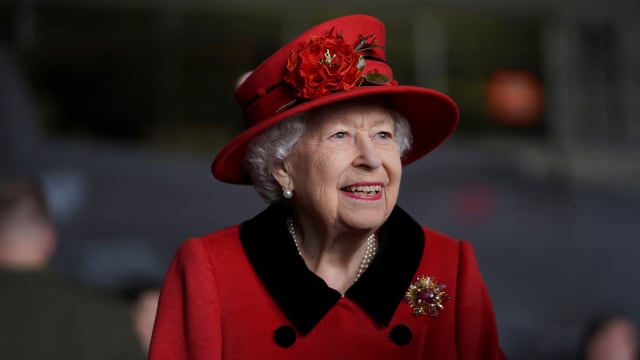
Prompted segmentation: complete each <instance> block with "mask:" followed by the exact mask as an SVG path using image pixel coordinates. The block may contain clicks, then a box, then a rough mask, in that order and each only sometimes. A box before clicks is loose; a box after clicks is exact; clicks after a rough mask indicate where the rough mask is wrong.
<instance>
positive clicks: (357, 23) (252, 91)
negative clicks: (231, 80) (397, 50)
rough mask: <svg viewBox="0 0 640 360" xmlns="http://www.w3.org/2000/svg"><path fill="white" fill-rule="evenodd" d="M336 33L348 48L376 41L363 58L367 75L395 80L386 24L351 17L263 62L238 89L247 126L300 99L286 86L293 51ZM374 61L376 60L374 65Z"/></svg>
mask: <svg viewBox="0 0 640 360" xmlns="http://www.w3.org/2000/svg"><path fill="white" fill-rule="evenodd" d="M332 31H334V32H335V34H336V35H337V36H339V37H341V38H342V39H344V42H345V43H346V44H350V45H351V46H356V45H357V44H358V43H359V42H360V41H361V40H362V39H363V37H368V38H369V39H372V41H375V45H376V46H373V47H369V48H368V49H367V50H366V51H365V52H363V54H362V55H364V56H365V58H364V59H365V65H364V70H363V72H364V73H369V72H376V73H380V74H382V75H384V76H386V78H388V79H389V80H391V79H392V76H393V74H392V71H391V68H390V67H389V66H388V65H387V64H386V54H385V50H384V45H385V41H386V34H385V28H384V24H383V23H382V22H381V21H380V20H378V19H377V18H374V17H372V16H368V15H349V16H343V17H339V18H336V19H331V20H329V21H326V22H323V23H321V24H318V25H316V26H314V27H312V28H311V29H309V30H307V31H306V32H304V33H303V34H301V35H300V36H298V37H296V38H295V39H294V40H292V41H290V42H289V43H288V44H286V45H285V46H283V47H281V48H280V49H279V50H278V51H276V52H275V53H274V54H272V55H271V56H270V57H268V58H267V59H266V60H265V61H263V62H262V63H261V64H260V65H259V66H258V67H256V68H255V69H254V70H253V71H252V72H251V74H250V75H249V76H248V77H247V78H246V79H245V80H244V81H243V82H242V83H241V84H240V85H239V86H238V88H237V89H236V92H235V100H236V102H237V104H238V105H239V107H240V109H241V110H242V112H243V117H244V120H245V125H247V126H252V125H255V124H256V123H257V122H260V121H261V119H263V118H265V117H269V116H272V115H273V114H274V113H275V112H278V110H279V109H281V108H282V107H283V106H286V105H287V104H288V103H290V102H291V101H292V100H293V99H295V98H296V96H295V95H294V94H295V89H292V88H291V86H290V85H289V84H287V83H286V82H285V80H284V79H285V76H286V74H287V71H288V70H287V64H288V61H289V57H290V55H291V53H292V52H293V51H296V50H298V49H301V48H302V47H304V46H305V44H306V43H307V42H308V41H309V39H311V38H313V37H320V36H325V35H327V34H329V33H331V32H332ZM372 59H374V60H375V64H374V61H372Z"/></svg>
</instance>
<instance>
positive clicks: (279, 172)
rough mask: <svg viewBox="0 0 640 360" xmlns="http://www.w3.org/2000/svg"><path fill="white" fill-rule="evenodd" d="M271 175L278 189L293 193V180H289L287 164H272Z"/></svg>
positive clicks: (285, 162)
mask: <svg viewBox="0 0 640 360" xmlns="http://www.w3.org/2000/svg"><path fill="white" fill-rule="evenodd" d="M271 174H272V175H273V178H274V179H276V181H277V182H278V184H280V187H282V188H283V189H289V190H292V191H293V179H292V178H291V172H290V167H289V163H288V162H287V161H286V160H284V161H278V163H277V164H274V165H273V167H272V168H271Z"/></svg>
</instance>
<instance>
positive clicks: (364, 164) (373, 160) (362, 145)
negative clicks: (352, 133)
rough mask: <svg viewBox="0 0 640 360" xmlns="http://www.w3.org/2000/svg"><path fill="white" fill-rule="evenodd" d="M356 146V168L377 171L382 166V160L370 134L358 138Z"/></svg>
mask: <svg viewBox="0 0 640 360" xmlns="http://www.w3.org/2000/svg"><path fill="white" fill-rule="evenodd" d="M355 146H356V151H357V155H356V158H355V159H354V166H356V167H360V168H368V169H375V168H377V167H379V166H380V165H382V158H381V157H380V154H379V153H378V150H377V149H376V146H375V143H374V142H373V139H371V137H370V136H368V134H367V135H364V134H362V135H359V136H357V137H356V143H355Z"/></svg>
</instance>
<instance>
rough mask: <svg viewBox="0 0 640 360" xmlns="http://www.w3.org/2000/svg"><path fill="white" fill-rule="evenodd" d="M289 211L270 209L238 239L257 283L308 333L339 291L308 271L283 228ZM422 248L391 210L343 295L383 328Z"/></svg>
mask: <svg viewBox="0 0 640 360" xmlns="http://www.w3.org/2000/svg"><path fill="white" fill-rule="evenodd" d="M289 213H290V211H289V209H288V208H287V207H286V206H284V205H283V204H275V205H271V206H269V207H268V208H267V209H266V210H264V211H263V212H261V213H260V214H258V215H257V216H256V217H254V218H253V219H251V220H249V221H246V222H244V223H242V225H241V226H240V240H241V242H242V244H243V246H244V249H245V252H246V253H247V256H248V257H249V261H250V262H251V264H252V265H253V267H254V269H255V271H256V272H257V274H258V276H259V277H260V279H261V280H262V283H263V284H264V286H265V287H266V289H267V290H268V291H269V293H270V294H271V296H272V298H273V299H274V300H275V301H276V303H277V304H278V306H279V307H280V308H281V309H282V311H283V312H284V314H285V315H286V316H287V318H288V319H289V321H291V323H292V324H293V325H294V326H295V327H296V329H297V330H298V332H300V333H301V334H303V335H305V334H307V333H309V332H310V331H311V330H312V329H313V327H314V326H315V325H316V324H317V323H318V322H319V321H320V319H321V318H322V317H323V316H324V315H325V314H326V313H327V312H328V311H329V310H330V309H331V307H332V306H333V305H335V304H336V303H337V302H338V300H340V297H341V295H340V293H339V292H338V291H336V290H334V289H332V288H330V287H328V286H327V284H326V283H325V282H324V280H322V279H321V278H320V277H318V276H317V275H316V274H314V273H313V272H311V271H310V270H309V269H308V268H307V267H306V265H305V263H304V260H303V259H302V258H301V257H300V256H299V255H298V252H297V249H296V247H295V244H294V242H293V240H292V239H291V237H290V235H289V232H288V231H287V226H286V217H287V216H288V215H289ZM423 249H424V233H423V231H422V228H421V227H420V225H418V224H417V223H416V222H415V221H414V220H413V219H412V218H411V217H410V216H409V215H408V214H407V213H406V212H404V211H403V210H402V209H400V208H399V207H396V208H395V209H394V210H393V212H392V213H391V215H390V216H389V219H388V220H387V222H386V223H385V224H384V225H383V226H382V228H381V229H380V232H379V248H378V251H377V253H376V256H375V257H374V259H373V261H372V262H371V264H370V265H369V268H368V269H367V271H365V273H364V274H362V276H361V277H360V279H359V280H358V281H357V282H356V283H355V284H354V285H353V286H352V287H351V288H349V289H348V290H347V292H346V293H345V297H347V298H349V299H351V300H353V301H354V302H356V303H357V304H358V305H360V306H361V307H362V309H363V310H365V311H366V312H367V313H368V314H369V315H370V316H371V317H372V318H373V319H375V320H376V321H377V322H379V323H380V324H382V325H384V326H388V325H389V322H390V321H391V317H392V316H393V314H394V312H395V310H396V307H397V306H398V304H399V302H400V301H402V298H403V296H404V293H405V291H406V290H407V288H408V287H409V284H410V283H411V281H412V280H413V279H412V278H413V275H414V274H415V272H416V270H417V268H418V265H419V264H420V259H421V257H422V251H423Z"/></svg>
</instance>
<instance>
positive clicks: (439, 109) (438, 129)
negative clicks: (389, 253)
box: [211, 85, 459, 185]
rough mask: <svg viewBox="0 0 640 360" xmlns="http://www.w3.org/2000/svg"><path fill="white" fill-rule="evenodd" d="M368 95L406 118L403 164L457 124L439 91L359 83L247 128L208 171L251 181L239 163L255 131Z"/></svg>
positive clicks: (451, 106)
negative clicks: (407, 137) (406, 143)
mask: <svg viewBox="0 0 640 360" xmlns="http://www.w3.org/2000/svg"><path fill="white" fill-rule="evenodd" d="M370 96H384V97H386V98H387V99H388V100H389V103H390V105H391V107H392V108H393V109H395V110H396V111H398V112H399V113H400V114H402V115H403V116H404V117H405V118H406V119H407V121H408V122H409V125H410V127H411V135H412V137H413V143H412V146H411V149H410V150H409V151H408V152H407V153H406V154H405V156H404V157H403V159H402V164H403V165H408V164H410V163H412V162H414V161H416V160H418V159H419V158H421V157H423V156H424V155H426V154H427V153H429V152H430V151H432V150H433V149H435V148H436V147H437V146H438V145H440V144H441V143H442V142H443V141H444V140H446V139H447V138H448V137H449V136H450V135H451V134H452V133H453V131H454V130H455V128H456V126H457V125H458V118H459V111H458V106H457V105H456V103H455V102H454V101H453V100H452V99H451V98H449V97H448V96H447V95H445V94H443V93H441V92H438V91H435V90H432V89H428V88H422V87H417V86H406V85H399V86H391V85H388V86H385V85H383V86H361V87H357V88H353V89H350V90H348V91H341V92H336V93H333V94H331V95H327V96H324V97H320V98H317V99H313V100H309V101H306V102H303V103H300V104H297V105H296V106H294V107H292V108H289V109H287V110H285V111H282V112H279V113H276V114H274V115H273V116H272V117H271V118H269V119H267V120H264V121H261V122H260V123H259V124H256V125H255V126H252V127H250V128H248V129H247V130H245V131H243V132H242V133H240V134H238V135H237V136H235V137H234V138H233V139H231V141H229V143H228V144H227V145H225V146H224V147H223V148H222V150H221V151H220V152H219V153H218V155H217V156H216V158H215V159H214V161H213V163H212V165H211V172H212V173H213V176H214V177H216V178H217V179H218V180H220V181H223V182H226V183H230V184H241V185H242V184H244V185H249V184H252V181H251V178H250V176H249V174H248V173H247V172H246V171H245V170H244V168H243V166H242V161H243V159H244V156H245V152H246V148H247V145H248V143H249V142H250V141H251V139H253V138H255V137H256V136H257V135H258V134H259V133H261V132H262V131H264V130H265V129H267V128H269V127H271V126H273V125H275V124H277V123H279V122H281V121H283V120H286V119H288V118H290V117H291V116H293V115H295V114H299V113H303V112H307V111H310V110H313V109H316V108H319V107H322V106H325V105H329V104H333V103H337V102H341V101H346V100H351V99H357V98H364V97H370Z"/></svg>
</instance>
